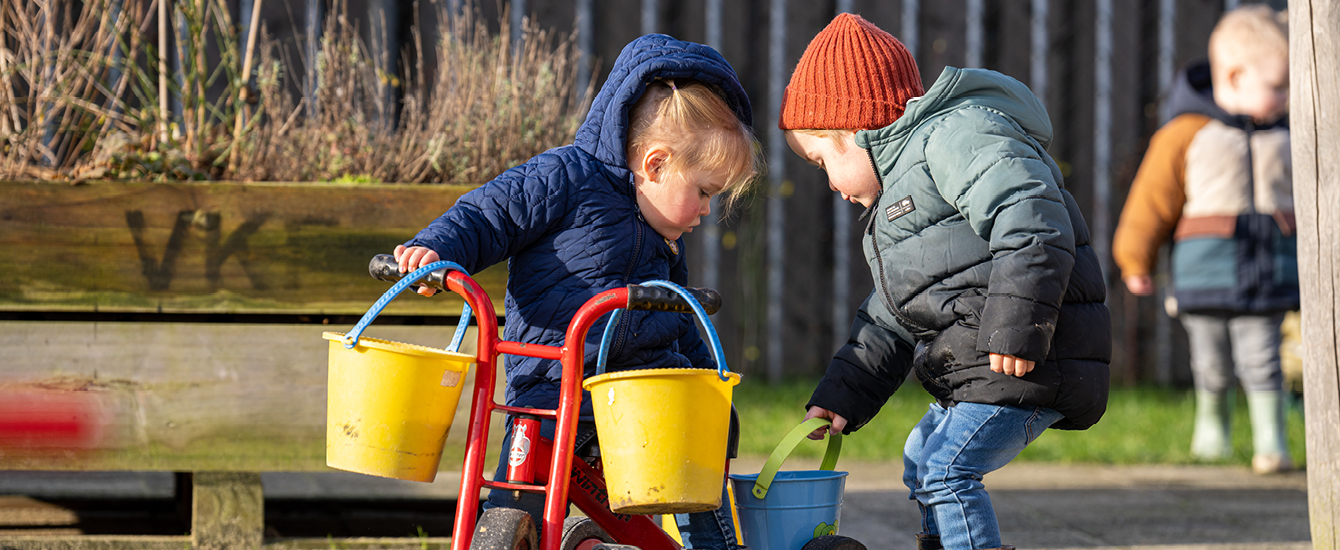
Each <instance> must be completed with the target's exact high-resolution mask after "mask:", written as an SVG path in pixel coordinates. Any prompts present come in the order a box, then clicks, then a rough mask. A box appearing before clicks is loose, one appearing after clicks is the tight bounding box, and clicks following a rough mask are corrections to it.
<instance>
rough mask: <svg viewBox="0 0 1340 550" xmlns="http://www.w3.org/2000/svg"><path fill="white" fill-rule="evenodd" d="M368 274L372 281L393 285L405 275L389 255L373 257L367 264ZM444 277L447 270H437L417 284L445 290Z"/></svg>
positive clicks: (398, 264)
mask: <svg viewBox="0 0 1340 550" xmlns="http://www.w3.org/2000/svg"><path fill="white" fill-rule="evenodd" d="M368 274H369V275H372V278H373V279H376V280H378V281H386V282H388V283H394V282H396V281H399V280H400V279H402V278H404V277H405V274H404V273H401V272H400V262H397V261H395V256H392V255H390V254H378V255H376V256H373V257H372V261H370V262H368ZM446 276H447V270H446V269H445V268H444V269H439V270H437V271H434V272H432V273H429V274H428V276H427V277H424V278H423V279H420V280H419V282H418V284H419V285H420V286H426V287H428V288H433V289H437V290H446V289H447V285H446V282H445V281H444V279H445V278H446Z"/></svg>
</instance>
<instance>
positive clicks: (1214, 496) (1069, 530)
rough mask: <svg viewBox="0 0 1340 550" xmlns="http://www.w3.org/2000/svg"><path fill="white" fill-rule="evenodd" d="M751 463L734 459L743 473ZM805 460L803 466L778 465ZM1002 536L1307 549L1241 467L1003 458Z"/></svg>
mask: <svg viewBox="0 0 1340 550" xmlns="http://www.w3.org/2000/svg"><path fill="white" fill-rule="evenodd" d="M760 464H761V460H748V459H745V460H740V461H737V462H736V464H735V465H734V466H733V467H732V469H733V471H736V472H755V471H758V467H759V465H760ZM842 466H843V468H844V469H846V470H848V471H849V472H851V476H850V477H849V480H848V484H847V489H846V501H845V503H844V505H843V514H842V534H844V535H848V536H852V537H855V538H857V539H859V540H861V541H862V542H864V543H865V544H866V545H867V546H868V547H870V548H871V550H876V549H890V550H903V549H910V548H913V539H914V537H913V535H914V534H915V533H916V532H917V531H918V524H919V514H918V513H917V511H916V506H915V505H913V504H912V503H911V502H909V501H908V500H907V499H906V490H905V489H904V488H903V487H902V482H901V476H902V466H901V465H895V464H881V463H855V462H845V463H843V464H842ZM807 467H814V465H807V464H805V463H804V462H798V463H797V464H794V465H793V464H790V463H788V469H789V468H796V469H804V468H807ZM458 479H459V478H457V477H456V476H454V475H451V474H449V473H444V474H442V475H439V477H438V481H437V482H436V483H432V484H422V483H413V482H398V481H395V480H387V479H381V478H373V477H368V476H362V475H358V474H344V473H329V474H326V473H322V474H264V476H263V483H264V485H265V492H266V497H267V499H305V498H315V499H351V498H360V499H367V498H381V499H390V500H396V499H399V500H407V499H414V500H420V499H434V498H440V499H449V498H454V497H455V496H456V495H455V493H456V484H457V482H458ZM985 483H986V485H987V488H988V490H990V492H991V497H992V500H993V502H994V505H995V508H996V511H997V515H998V516H999V517H1000V522H1001V526H1002V531H1003V534H1004V539H1005V542H1006V543H1007V544H1014V545H1016V546H1018V547H1019V548H1021V549H1075V550H1079V549H1084V550H1100V549H1101V550H1115V549H1139V550H1267V549H1269V550H1275V549H1280V550H1303V549H1310V548H1311V547H1312V545H1311V544H1310V543H1309V542H1308V541H1309V538H1310V537H1309V527H1308V517H1307V481H1306V477H1305V475H1304V474H1303V473H1294V474H1288V475H1281V476H1267V477H1262V476H1256V475H1253V474H1252V473H1251V472H1250V471H1248V470H1246V469H1245V468H1226V467H1173V466H1138V467H1105V466H1064V465H1037V464H1026V463H1023V464H1012V465H1010V466H1008V467H1006V468H1005V469H1003V470H1001V471H999V472H996V473H993V474H991V475H989V476H987V478H986V481H985ZM0 495H25V496H27V497H32V498H29V499H17V498H16V499H10V502H11V503H15V502H23V501H32V500H34V499H36V500H40V499H44V498H45V499H59V498H118V497H119V498H170V497H171V495H172V477H171V474H161V473H153V474H126V473H80V474H62V473H49V472H0ZM37 512H41V514H46V515H50V514H53V513H57V511H53V510H45V511H42V510H41V509H34V508H31V507H30V508H24V507H23V506H21V505H15V506H0V529H3V526H4V525H14V524H15V523H14V522H17V521H19V520H20V519H21V518H22V517H23V514H28V515H29V516H31V515H32V514H34V513H37Z"/></svg>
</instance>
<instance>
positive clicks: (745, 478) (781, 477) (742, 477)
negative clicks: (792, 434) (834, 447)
mask: <svg viewBox="0 0 1340 550" xmlns="http://www.w3.org/2000/svg"><path fill="white" fill-rule="evenodd" d="M787 474H792V475H790V476H788V475H787ZM794 474H805V475H806V477H803V478H802V477H795V476H794ZM848 474H849V473H848V472H844V471H841V470H780V471H778V472H777V475H776V477H774V478H773V481H772V482H773V484H777V483H785V482H796V481H818V480H825V479H833V478H839V477H847V475H848ZM758 476H759V474H728V475H727V477H728V478H730V479H731V480H732V481H740V482H748V483H753V482H755V481H758Z"/></svg>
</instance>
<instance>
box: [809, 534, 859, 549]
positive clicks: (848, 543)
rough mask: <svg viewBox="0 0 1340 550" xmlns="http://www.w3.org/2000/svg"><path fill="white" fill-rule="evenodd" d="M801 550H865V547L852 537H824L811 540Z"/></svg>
mask: <svg viewBox="0 0 1340 550" xmlns="http://www.w3.org/2000/svg"><path fill="white" fill-rule="evenodd" d="M800 550H865V545H864V544H861V543H860V542H859V541H857V540H856V539H854V538H851V537H844V536H842V535H824V536H822V537H816V538H814V539H811V540H810V541H809V542H807V543H805V546H801V547H800Z"/></svg>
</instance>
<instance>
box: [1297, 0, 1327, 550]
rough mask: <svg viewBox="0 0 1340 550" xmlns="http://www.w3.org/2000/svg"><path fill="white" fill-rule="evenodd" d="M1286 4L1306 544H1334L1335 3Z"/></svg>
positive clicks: (1322, 549) (1303, 0)
mask: <svg viewBox="0 0 1340 550" xmlns="http://www.w3.org/2000/svg"><path fill="white" fill-rule="evenodd" d="M1290 4H1291V5H1290V6H1289V29H1290V32H1289V58H1290V62H1289V72H1290V74H1291V75H1292V76H1291V78H1290V87H1289V89H1290V92H1289V102H1290V105H1292V108H1291V111H1292V112H1291V113H1290V118H1291V121H1290V125H1291V128H1292V132H1293V135H1292V139H1293V176H1294V181H1293V184H1294V204H1295V205H1296V208H1297V216H1298V268H1299V279H1300V280H1301V281H1302V294H1303V296H1302V298H1303V304H1304V305H1303V309H1302V313H1303V342H1305V343H1306V345H1305V347H1304V351H1303V390H1304V400H1305V401H1306V403H1307V406H1306V407H1305V411H1306V418H1307V485H1308V491H1307V495H1308V510H1309V513H1310V515H1311V521H1312V544H1313V547H1314V548H1317V549H1318V550H1335V549H1337V548H1340V347H1338V346H1337V338H1338V337H1340V317H1337V316H1336V311H1337V310H1340V292H1337V289H1340V249H1337V248H1336V246H1335V235H1336V232H1337V231H1340V182H1337V177H1340V126H1338V125H1337V122H1340V72H1337V70H1336V67H1337V66H1340V38H1337V36H1336V33H1335V29H1336V28H1340V1H1337V0H1300V1H1295V2H1291V3H1290Z"/></svg>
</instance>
